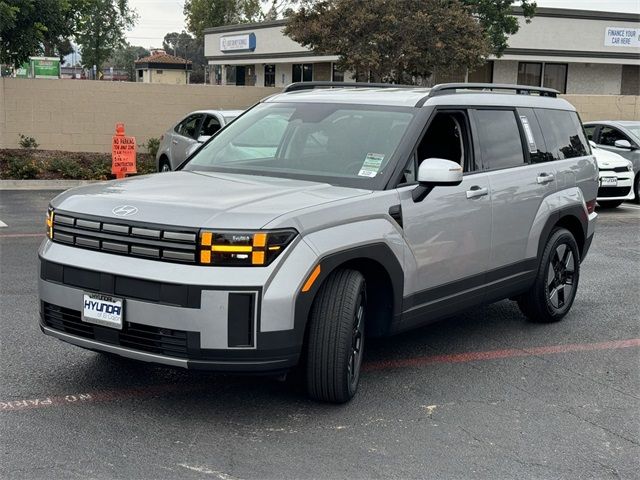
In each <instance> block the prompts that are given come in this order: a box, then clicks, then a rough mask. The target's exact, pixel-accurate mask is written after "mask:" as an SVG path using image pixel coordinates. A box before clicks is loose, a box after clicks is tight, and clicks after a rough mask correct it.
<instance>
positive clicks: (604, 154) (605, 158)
mask: <svg viewBox="0 0 640 480" xmlns="http://www.w3.org/2000/svg"><path fill="white" fill-rule="evenodd" d="M591 148H592V153H593V156H594V157H596V162H598V168H599V169H601V170H602V169H609V170H611V169H613V168H616V167H626V166H627V165H629V161H628V160H627V159H626V158H624V157H623V156H622V155H618V154H617V153H615V152H610V151H609V150H605V149H603V148H593V147H591Z"/></svg>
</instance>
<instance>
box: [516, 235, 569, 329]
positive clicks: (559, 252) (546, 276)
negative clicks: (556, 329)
mask: <svg viewBox="0 0 640 480" xmlns="http://www.w3.org/2000/svg"><path fill="white" fill-rule="evenodd" d="M579 280H580V251H579V250H578V244H577V243H576V240H575V238H574V237H573V234H572V233H571V232H570V231H569V230H567V229H565V228H557V229H555V230H553V231H552V232H551V236H550V237H549V240H547V244H546V246H545V248H544V251H543V253H542V259H541V261H540V266H539V267H538V274H537V276H536V280H535V283H534V285H533V287H532V288H531V290H529V291H528V292H527V293H525V294H523V295H522V296H520V298H518V306H519V307H520V311H522V313H524V314H525V315H526V316H527V318H528V319H529V321H531V322H537V323H551V322H557V321H560V320H562V318H563V317H564V316H565V315H566V314H567V313H568V312H569V310H570V309H571V305H573V300H574V299H575V297H576V292H577V290H578V281H579Z"/></svg>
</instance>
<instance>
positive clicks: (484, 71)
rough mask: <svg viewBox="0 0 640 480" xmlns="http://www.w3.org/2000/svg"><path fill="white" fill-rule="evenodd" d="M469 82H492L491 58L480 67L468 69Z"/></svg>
mask: <svg viewBox="0 0 640 480" xmlns="http://www.w3.org/2000/svg"><path fill="white" fill-rule="evenodd" d="M467 80H468V81H469V83H493V60H489V61H488V62H487V63H485V64H484V65H483V66H482V67H480V68H478V69H476V70H473V71H469V75H467Z"/></svg>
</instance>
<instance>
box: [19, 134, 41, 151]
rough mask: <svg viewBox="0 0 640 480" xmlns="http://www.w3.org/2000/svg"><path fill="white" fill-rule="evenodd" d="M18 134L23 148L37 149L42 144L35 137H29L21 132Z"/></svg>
mask: <svg viewBox="0 0 640 480" xmlns="http://www.w3.org/2000/svg"><path fill="white" fill-rule="evenodd" d="M18 136H19V137H20V141H19V142H18V143H20V146H21V147H22V148H26V149H35V148H38V147H39V146H40V144H39V143H38V142H36V139H35V138H33V137H27V136H26V135H22V134H21V133H20V134H18Z"/></svg>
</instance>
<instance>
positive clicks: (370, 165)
mask: <svg viewBox="0 0 640 480" xmlns="http://www.w3.org/2000/svg"><path fill="white" fill-rule="evenodd" d="M383 160H384V155H382V154H381V153H367V156H366V157H365V158H364V163H363V164H362V167H361V168H360V171H359V172H358V176H359V177H369V178H373V177H375V176H376V175H377V174H378V170H380V167H381V166H382V161H383Z"/></svg>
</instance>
